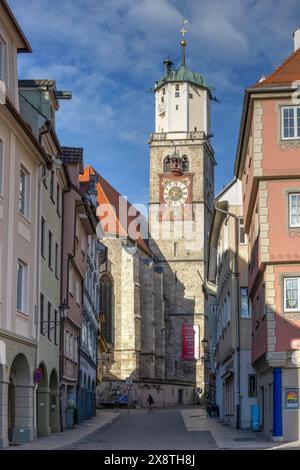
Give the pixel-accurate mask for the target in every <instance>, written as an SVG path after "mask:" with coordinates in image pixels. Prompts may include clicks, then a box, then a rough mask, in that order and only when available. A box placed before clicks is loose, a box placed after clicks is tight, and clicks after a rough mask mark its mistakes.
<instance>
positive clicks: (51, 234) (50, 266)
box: [48, 230, 53, 271]
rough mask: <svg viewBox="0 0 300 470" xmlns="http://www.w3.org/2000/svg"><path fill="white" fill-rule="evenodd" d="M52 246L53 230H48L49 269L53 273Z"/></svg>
mask: <svg viewBox="0 0 300 470" xmlns="http://www.w3.org/2000/svg"><path fill="white" fill-rule="evenodd" d="M52 245H53V233H52V232H51V230H48V267H49V269H50V270H51V271H52V270H53V265H52V254H53V250H52Z"/></svg>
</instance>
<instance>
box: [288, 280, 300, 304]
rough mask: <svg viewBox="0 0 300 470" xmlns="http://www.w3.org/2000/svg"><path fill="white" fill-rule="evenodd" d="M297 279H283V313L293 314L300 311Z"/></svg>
mask: <svg viewBox="0 0 300 470" xmlns="http://www.w3.org/2000/svg"><path fill="white" fill-rule="evenodd" d="M299 282H300V278H299V277H286V278H284V311H285V312H294V311H297V310H300V308H299V307H300V299H299V291H300V289H299Z"/></svg>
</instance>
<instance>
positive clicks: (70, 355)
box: [69, 335, 74, 361]
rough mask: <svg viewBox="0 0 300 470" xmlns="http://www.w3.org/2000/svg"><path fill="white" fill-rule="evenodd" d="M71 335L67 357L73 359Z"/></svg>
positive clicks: (71, 336)
mask: <svg viewBox="0 0 300 470" xmlns="http://www.w3.org/2000/svg"><path fill="white" fill-rule="evenodd" d="M73 351H74V350H73V335H70V336H69V358H70V359H71V361H73V359H74V356H73Z"/></svg>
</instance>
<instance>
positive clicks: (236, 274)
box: [215, 205, 241, 429]
mask: <svg viewBox="0 0 300 470" xmlns="http://www.w3.org/2000/svg"><path fill="white" fill-rule="evenodd" d="M215 210H216V211H218V212H221V213H222V214H226V215H227V216H228V217H233V218H234V222H235V237H234V238H235V240H234V243H235V253H234V270H233V274H234V279H235V285H236V305H235V313H236V340H237V348H236V352H237V393H236V397H237V403H236V428H237V429H239V428H240V422H241V410H240V396H241V352H240V345H241V326H240V283H239V217H238V215H236V214H233V213H232V212H227V211H224V210H222V209H219V208H218V207H217V206H216V205H215Z"/></svg>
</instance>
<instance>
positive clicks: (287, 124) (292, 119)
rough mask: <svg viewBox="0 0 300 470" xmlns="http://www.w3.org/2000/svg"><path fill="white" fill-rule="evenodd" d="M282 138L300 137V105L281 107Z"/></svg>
mask: <svg viewBox="0 0 300 470" xmlns="http://www.w3.org/2000/svg"><path fill="white" fill-rule="evenodd" d="M281 138H282V139H283V140H290V139H300V106H285V107H282V108H281Z"/></svg>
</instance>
